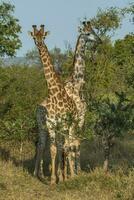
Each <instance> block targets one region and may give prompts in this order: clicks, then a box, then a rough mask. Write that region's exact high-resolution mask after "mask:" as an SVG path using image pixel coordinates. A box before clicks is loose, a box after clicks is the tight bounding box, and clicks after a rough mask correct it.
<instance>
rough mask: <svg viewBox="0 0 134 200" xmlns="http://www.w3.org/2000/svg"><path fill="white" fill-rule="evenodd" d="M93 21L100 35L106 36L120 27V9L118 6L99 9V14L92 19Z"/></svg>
mask: <svg viewBox="0 0 134 200" xmlns="http://www.w3.org/2000/svg"><path fill="white" fill-rule="evenodd" d="M91 23H92V25H93V26H94V28H95V29H96V30H97V33H98V34H99V35H101V36H106V35H107V33H109V32H111V31H113V32H114V31H115V30H116V29H117V28H119V27H120V25H121V15H120V10H119V9H117V8H116V7H111V8H108V9H106V10H102V9H99V10H98V12H97V15H96V16H95V17H94V18H92V19H91Z"/></svg>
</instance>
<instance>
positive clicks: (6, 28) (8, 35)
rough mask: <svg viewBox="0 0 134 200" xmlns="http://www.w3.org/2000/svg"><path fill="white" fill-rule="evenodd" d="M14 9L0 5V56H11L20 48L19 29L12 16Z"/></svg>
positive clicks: (8, 4) (6, 5)
mask: <svg viewBox="0 0 134 200" xmlns="http://www.w3.org/2000/svg"><path fill="white" fill-rule="evenodd" d="M14 8H15V7H14V6H13V5H11V4H10V3H5V2H2V3H0V56H5V55H8V56H13V55H15V53H16V50H17V49H19V48H20V47H21V41H20V39H19V36H18V34H19V33H20V31H21V27H20V25H19V23H18V19H16V18H15V17H14V16H13V13H14Z"/></svg>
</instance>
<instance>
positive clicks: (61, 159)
mask: <svg viewBox="0 0 134 200" xmlns="http://www.w3.org/2000/svg"><path fill="white" fill-rule="evenodd" d="M63 168H64V156H63V147H62V144H58V173H57V175H58V179H59V182H62V181H63V180H64V177H63Z"/></svg>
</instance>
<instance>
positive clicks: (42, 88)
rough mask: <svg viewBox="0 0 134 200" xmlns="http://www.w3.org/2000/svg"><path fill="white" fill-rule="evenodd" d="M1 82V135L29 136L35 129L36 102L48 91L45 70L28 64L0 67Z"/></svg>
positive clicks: (10, 136)
mask: <svg viewBox="0 0 134 200" xmlns="http://www.w3.org/2000/svg"><path fill="white" fill-rule="evenodd" d="M0 85H1V88H0V96H1V98H0V127H1V135H0V138H5V139H7V140H11V139H15V140H17V139H18V140H20V139H28V138H30V135H29V134H30V133H32V132H35V130H34V129H35V127H36V122H35V109H36V106H37V104H38V103H40V101H41V100H43V99H44V98H45V96H46V95H47V89H46V82H45V80H44V75H43V71H40V70H38V69H35V68H26V67H11V68H0ZM32 137H33V136H32ZM31 139H32V138H31Z"/></svg>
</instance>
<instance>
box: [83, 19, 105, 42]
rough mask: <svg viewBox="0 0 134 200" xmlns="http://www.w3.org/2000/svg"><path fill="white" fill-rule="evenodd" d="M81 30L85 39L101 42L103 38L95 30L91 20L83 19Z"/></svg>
mask: <svg viewBox="0 0 134 200" xmlns="http://www.w3.org/2000/svg"><path fill="white" fill-rule="evenodd" d="M79 32H80V34H81V35H83V37H84V39H85V40H86V41H87V42H88V41H93V42H98V43H101V42H102V41H101V39H100V38H99V36H98V35H97V34H96V33H95V31H94V30H93V28H92V26H91V23H90V21H83V22H82V26H81V27H79Z"/></svg>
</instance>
